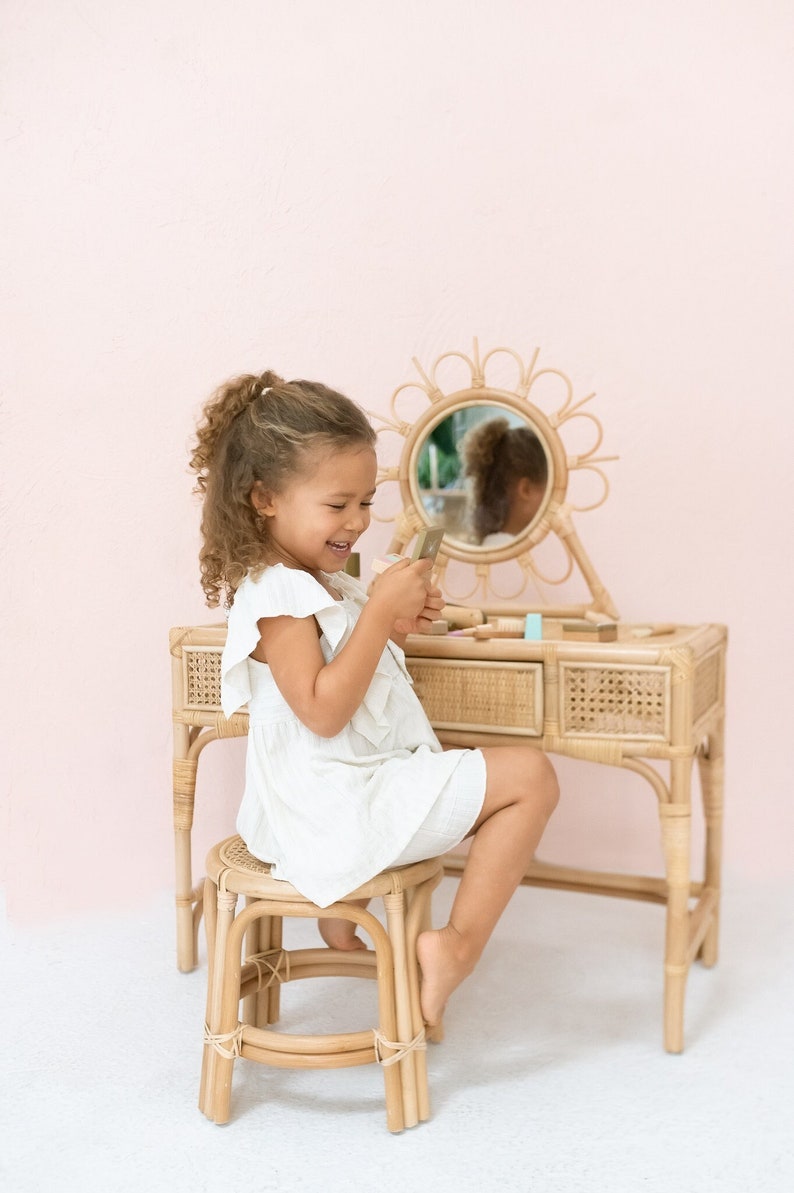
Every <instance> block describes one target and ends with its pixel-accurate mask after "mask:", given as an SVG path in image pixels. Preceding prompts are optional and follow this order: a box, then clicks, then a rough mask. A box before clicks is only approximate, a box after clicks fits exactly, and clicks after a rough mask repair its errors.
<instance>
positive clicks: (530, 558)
mask: <svg viewBox="0 0 794 1193" xmlns="http://www.w3.org/2000/svg"><path fill="white" fill-rule="evenodd" d="M538 357H539V350H537V349H536V350H535V352H534V353H533V355H532V358H531V360H530V361H529V363H528V364H526V365H525V364H524V362H523V360H522V359H521V357H520V356H519V355H518V353H517V352H515V351H513V350H512V349H510V348H494V349H492V350H491V351H489V352H488V353H487V354H486V355H485V356H483V357H480V351H479V346H478V343H477V341H476V340H475V341H474V346H473V351H472V354H471V356H468V355H466V354H465V353H462V352H447V353H444V354H443V355H442V356H440V357H439V358H438V359H437V360H436V362H435V364H433V366H432V367H431V368H430V369H429V370H428V371H425V370H424V369H423V368H422V366H421V364H420V363H419V361H418V360H416V359H414V362H413V363H414V365H415V367H416V370H417V372H418V374H419V379H418V380H416V381H408V382H405V383H404V384H402V385H400V386H398V388H397V389H396V390H395V392H394V393H393V395H392V397H391V402H390V415H391V417H383V416H381V415H373V419H374V420H375V422H376V424H378V423H379V424H380V428H381V434H382V435H384V433H388V432H393V433H395V434H397V435H399V436H400V437H401V438H402V439H403V440H404V443H403V445H402V448H401V452H400V457H399V462H398V463H395V464H384V465H383V466H382V467H381V470H380V474H379V478H378V483H379V486H384V487H388V483H389V482H393V481H396V482H397V484H398V486H399V507H398V508H397V509H396V510H395V512H394V513H393V514H392V515H390V516H385V517H384V516H381V515H376V520H380V521H384V522H386V521H393V522H394V523H395V528H394V537H393V539H392V543H391V546H390V548H389V549H390V550H391V551H403V550H404V549H405V548H406V546H408V544H409V543H410V542H411V541H412V539H413V538H414V537H415V535H416V534H417V532H418V531H419V530H421V529H422V527H425V526H431V525H441V526H443V527H444V529H445V537H444V542H443V544H442V548H441V552H440V553H439V556H438V560H437V575H438V578H439V584H440V587H441V588H442V590H443V592H444V594H445V596H446V597H447V599H448V600H450V601H472V600H476V601H479V602H480V603H483V604H485V605H488V604H490V606H491V607H493V605H494V602H497V603H498V604H500V605H504V604H505V603H506V602H507V603H512V604H515V603H516V602H520V604H521V607H522V608H523V609H527V610H529V609H533V608H535V609H538V610H542V611H543V612H545V613H547V614H553V615H574V616H577V615H578V616H581V615H582V613H584V612H585V611H587V610H593V611H595V612H598V613H603V614H606V615H608V616H609V617H610V618H617V616H618V614H617V610H616V609H615V607H614V604H613V602H612V599H611V597H610V595H609V593H608V592H607V590H606V589H605V588H604V586H603V584H602V583H601V581H600V579H599V578H598V575H597V574H596V571H595V569H594V567H593V565H592V563H591V562H590V560H589V558H588V556H587V554H586V552H585V550H584V547H583V546H582V543H581V541H580V539H579V536H578V534H577V532H576V530H575V528H574V525H573V515H574V514H575V513H583V512H585V511H588V510H592V509H596V508H597V507H598V506H600V505H602V504H603V502H604V501H605V500H606V498H607V496H608V493H609V484H608V481H607V477H606V474H605V473H604V471H603V469H602V467H601V465H603V464H604V463H606V462H608V461H609V460H614V459H615V458H616V457H614V456H601V455H598V451H599V449H600V446H601V441H602V438H603V432H602V428H601V424H600V422H599V421H598V419H597V418H596V417H595V415H594V414H593V413H592V412H591V411H590V410H585V409H584V407H585V406H586V405H587V404H588V403H589V402H590V401H591V399H592V398H593V397H594V395H593V394H589V395H587V396H586V397H584V398H580V399H579V400H575V398H574V393H573V385H572V383H571V381H570V379H569V378H568V377H567V376H566V374H565V373H563V372H561V371H560V370H559V369H555V368H539V367H538ZM568 439H570V440H571V441H572V442H571V443H568V442H567V441H568ZM384 446H385V444H384ZM573 447H578V450H576V451H574V450H572V448H573ZM584 474H587V477H588V479H589V480H590V482H591V484H590V492H589V493H588V492H587V486H584V490H585V491H584V493H583V494H582V495H581V496H577V497H574V496H573V494H572V492H571V490H572V488H573V486H572V484H571V481H572V478H574V477H575V476H577V475H584ZM593 485H594V487H593ZM379 504H380V503H379ZM550 545H552V546H553V549H552V550H551V551H550V550H549V547H550ZM542 554H543V555H544V557H543V558H541V555H542ZM451 563H452V567H450V564H451ZM503 564H504V565H508V564H509V567H502V566H501V565H503ZM577 569H578V572H579V574H580V576H581V578H582V579H583V581H584V583H585V585H586V587H587V590H588V598H586V599H585V600H583V601H582V602H581V603H575V604H570V603H568V604H560V603H558V604H556V605H555V604H554V603H553V602H552V601H551V600H550V599H549V590H550V589H551V588H553V586H555V585H565V584H566V582H567V581H569V580H570V579H571V577H572V576H573V574H574V572H575V571H576V570H577ZM533 597H534V599H533Z"/></svg>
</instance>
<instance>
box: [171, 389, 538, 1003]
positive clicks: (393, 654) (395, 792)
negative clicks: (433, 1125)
mask: <svg viewBox="0 0 794 1193" xmlns="http://www.w3.org/2000/svg"><path fill="white" fill-rule="evenodd" d="M197 439H198V442H197V445H196V447H195V450H194V452H193V455H192V458H191V466H192V467H193V469H194V470H195V471H196V473H197V474H198V482H197V490H198V491H199V492H200V493H201V494H202V496H203V499H204V503H203V516H202V523H201V530H202V536H203V547H202V549H201V554H200V560H201V573H202V586H203V588H204V591H205V593H206V596H207V602H208V604H210V605H217V604H219V603H220V600H221V598H222V597H223V598H224V599H225V602H226V604H227V605H228V606H230V609H229V627H228V636H227V642H226V646H225V648H224V652H223V659H222V693H221V702H222V706H223V711H224V713H225V714H226V715H227V716H231V714H232V713H233V712H235V711H236V710H237V709H239V708H241V707H242V706H243V705H244V704H248V708H249V713H250V732H249V739H248V752H247V760H246V782H245V793H244V795H243V801H242V806H241V808H240V812H239V817H238V821H237V828H238V831H239V833H240V835H241V836H242V838H243V840H244V841H245V842H246V845H247V846H248V848H249V850H250V851H251V853H253V854H254V855H255V856H256V857H258V858H261V859H262V860H263V861H266V862H270V863H271V864H272V867H273V870H272V872H273V874H274V876H275V877H278V878H284V879H287V880H288V881H289V882H291V883H292V884H293V885H294V886H296V887H297V888H298V890H300V891H301V892H302V894H304V895H305V896H306V897H308V898H310V899H312V900H313V901H314V902H315V903H317V904H318V905H319V906H320V907H327V906H328V905H329V904H331V903H333V902H334V900H336V899H338V898H342V897H343V896H345V895H346V894H348V893H349V892H350V891H352V890H355V888H356V887H357V886H359V885H361V883H363V882H365V881H367V880H368V879H370V878H372V877H373V876H374V875H375V874H377V873H378V872H379V871H381V870H383V869H386V868H388V867H391V866H399V865H405V864H408V863H409V862H415V861H419V860H421V859H423V858H427V857H434V856H436V855H438V854H440V853H443V852H444V851H445V850H447V849H450V848H451V847H452V846H454V845H457V844H458V843H459V842H460V841H462V840H463V839H464V838H465V837H468V836H473V838H474V839H473V842H472V845H471V851H470V853H469V856H468V859H467V862H466V868H465V871H464V873H463V876H462V878H461V881H460V885H459V887H458V890H457V893H456V896H455V900H454V903H453V907H452V911H451V914H450V919H449V923H448V924H447V925H446V926H445V927H443V928H441V929H439V930H436V931H428V932H424V933H422V934H421V935H420V937H419V940H418V943H417V953H418V957H419V963H420V966H421V970H422V993H421V1002H422V1012H423V1015H424V1017H425V1020H426V1022H427V1023H428V1024H435V1023H438V1022H439V1020H440V1018H441V1015H442V1013H443V1010H444V1006H445V1004H446V1001H447V998H448V997H449V995H450V994H451V993H452V991H453V990H454V989H455V987H456V986H458V985H459V984H460V982H462V981H463V979H464V978H465V977H466V976H467V974H469V973H470V972H471V970H472V969H473V967H474V965H475V963H476V961H477V959H478V958H479V956H480V954H481V952H482V950H483V948H484V946H485V943H486V941H487V940H488V938H489V936H490V935H491V932H492V930H493V928H494V926H495V924H496V922H497V920H498V918H499V916H500V915H501V913H502V911H503V910H504V908H505V906H506V904H507V901H508V899H509V898H510V896H511V894H512V893H513V891H514V890H515V887H516V886H517V884H518V882H519V881H520V879H521V876H522V875H523V873H524V871H525V869H526V866H527V864H528V863H529V861H530V859H531V858H532V855H533V853H534V851H535V847H536V845H537V843H538V841H539V840H540V836H541V834H542V832H543V829H544V826H545V824H546V821H547V820H548V818H549V816H550V814H551V812H552V811H553V809H554V806H555V803H556V800H557V783H556V779H555V776H554V772H553V770H552V768H551V766H550V764H549V762H548V761H547V759H546V757H545V756H544V755H543V754H541V753H540V752H539V751H537V750H532V749H528V748H525V747H522V746H501V747H486V748H484V749H482V750H447V751H444V750H442V749H441V746H440V744H439V742H438V740H437V738H436V736H435V734H434V733H433V730H432V729H431V727H430V724H429V722H428V720H427V717H426V716H425V714H424V712H423V710H422V707H421V705H420V704H419V701H418V700H417V698H416V697H415V695H414V693H413V691H412V688H411V681H410V678H409V676H408V672H407V671H406V668H405V656H404V655H403V652H402V649H401V644H402V641H403V639H404V636H405V634H406V633H416V632H422V631H423V630H428V629H429V627H430V623H431V621H432V620H433V619H434V618H435V617H437V615H438V610H439V609H440V608H441V607H442V605H443V599H442V596H441V593H440V591H439V590H438V589H437V588H434V587H432V586H431V583H430V574H429V573H430V568H431V566H432V565H431V563H430V561H428V560H422V561H420V562H417V563H411V562H410V561H409V560H407V559H402V560H400V561H399V562H398V563H395V564H393V565H392V566H391V567H390V568H388V570H387V571H385V572H383V573H382V574H381V575H380V576H379V577H378V579H377V581H376V582H375V584H374V587H373V590H372V595H371V596H370V597H369V599H367V595H366V593H365V592H364V590H363V588H362V587H361V586H360V585H359V584H358V583H357V581H355V580H353V579H352V578H351V577H349V576H347V575H346V574H345V572H344V570H343V569H344V566H345V563H346V562H347V560H348V559H349V558H350V554H351V552H352V551H353V549H354V547H355V546H356V542H357V540H358V538H359V536H360V535H361V534H362V533H363V532H364V531H365V530H366V529H367V527H368V525H369V520H370V506H371V505H372V500H373V497H374V495H375V483H376V473H377V465H376V458H375V433H374V431H373V429H372V427H371V426H370V424H369V422H368V420H367V418H366V417H365V415H364V413H363V411H362V410H361V409H360V408H359V407H358V406H356V405H355V404H354V403H353V402H351V401H350V400H349V399H348V398H345V397H343V396H342V395H341V394H338V393H335V392H334V391H333V390H330V389H327V388H326V387H325V386H324V385H320V384H317V383H315V382H309V381H291V382H285V381H283V380H282V379H281V378H280V377H278V376H276V374H275V373H271V372H265V373H263V374H261V376H258V377H255V376H242V377H238V378H236V379H235V380H232V381H230V382H228V383H227V384H226V385H224V386H222V387H221V388H220V389H219V390H217V391H216V393H215V394H214V395H213V396H212V397H211V398H210V400H209V402H208V403H207V404H206V406H205V407H204V411H203V418H202V420H201V422H200V425H199V428H198V434H197ZM320 931H321V933H322V936H323V938H324V940H325V941H326V943H327V944H329V945H330V946H332V947H334V948H342V949H354V948H364V947H365V946H364V943H363V941H361V940H360V939H359V938H358V937H356V936H355V929H354V925H352V924H350V923H348V922H347V921H343V920H335V919H330V918H329V919H324V920H321V921H320Z"/></svg>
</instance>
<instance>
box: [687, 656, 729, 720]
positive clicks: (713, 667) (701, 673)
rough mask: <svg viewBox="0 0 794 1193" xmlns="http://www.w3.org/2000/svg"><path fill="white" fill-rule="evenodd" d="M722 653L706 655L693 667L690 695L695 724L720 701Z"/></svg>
mask: <svg viewBox="0 0 794 1193" xmlns="http://www.w3.org/2000/svg"><path fill="white" fill-rule="evenodd" d="M722 657H723V656H722V653H721V651H719V650H715V651H712V653H711V654H709V655H706V656H705V658H702V659H701V660H700V662H699V663H698V664H697V666H696V667H695V680H694V691H693V695H692V719H693V720H694V722H695V724H697V722H698V721H699V720H700V719H701V718H702V717H704V716H705V715H706V713H708V712H710V711H711V709H712V708H714V706H715V705H716V704H719V701H720V690H721V687H722V684H721V679H722V675H721V671H722Z"/></svg>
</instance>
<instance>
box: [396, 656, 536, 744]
mask: <svg viewBox="0 0 794 1193" xmlns="http://www.w3.org/2000/svg"><path fill="white" fill-rule="evenodd" d="M406 663H407V665H408V670H409V671H410V673H411V678H412V679H413V681H414V690H415V692H416V694H417V696H418V697H419V699H420V701H421V702H422V706H423V708H424V710H425V712H426V713H427V716H428V719H429V720H430V723H431V725H432V726H433V728H434V729H460V730H468V731H480V732H490V733H514V734H516V735H517V736H521V737H541V736H542V735H543V664H542V663H535V662H518V663H515V662H502V661H499V662H487V661H481V660H477V659H425V658H408V659H406Z"/></svg>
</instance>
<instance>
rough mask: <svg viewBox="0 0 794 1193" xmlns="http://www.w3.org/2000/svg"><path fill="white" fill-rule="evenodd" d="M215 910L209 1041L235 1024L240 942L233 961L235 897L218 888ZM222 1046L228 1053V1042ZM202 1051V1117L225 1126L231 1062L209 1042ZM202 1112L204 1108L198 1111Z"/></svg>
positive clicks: (229, 1029)
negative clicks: (204, 1067) (229, 1010)
mask: <svg viewBox="0 0 794 1193" xmlns="http://www.w3.org/2000/svg"><path fill="white" fill-rule="evenodd" d="M217 909H218V910H217V924H216V930H215V949H214V957H213V963H212V981H211V984H210V987H209V997H208V1006H209V1014H208V1018H207V1028H208V1034H209V1036H210V1037H224V1036H226V1035H228V1034H229V1033H230V1032H231V1031H232V1030H233V1028H234V1027H235V1026H236V1025H237V1023H239V1018H238V1008H239V995H240V942H239V940H238V941H237V942H236V944H237V956H236V960H235V957H234V954H233V945H234V943H235V941H234V939H233V934H232V932H231V929H232V926H233V923H234V916H235V911H236V909H237V896H236V895H233V894H230V893H229V892H228V891H224V890H221V888H220V887H219V888H218V890H217ZM235 968H236V983H235V972H234V971H235ZM230 999H231V1006H232V1011H233V1018H234V1023H232V1024H230V1025H227V1024H228V1023H229V1020H230V1019H231V1018H232V1016H231V1015H230V1014H229V1012H228V1007H229V1000H230ZM222 1046H223V1047H224V1049H226V1050H228V1051H231V1045H230V1043H229V1042H228V1041H227V1042H225V1043H224V1044H223V1045H222ZM204 1049H205V1055H206V1060H207V1064H206V1077H205V1093H204V1102H205V1106H206V1109H205V1110H204V1113H205V1114H206V1115H207V1117H208V1118H211V1119H212V1120H213V1122H216V1123H225V1122H228V1119H229V1102H230V1099H231V1085H232V1070H233V1068H234V1058H233V1057H232V1056H226V1055H223V1054H221V1053H220V1052H219V1051H218V1049H217V1048H216V1047H215V1045H214V1044H213V1043H212V1042H211V1040H207V1039H205V1043H204ZM202 1109H204V1108H203V1107H202Z"/></svg>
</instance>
